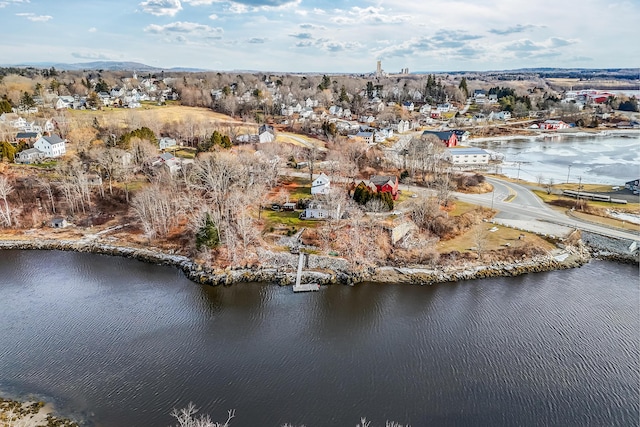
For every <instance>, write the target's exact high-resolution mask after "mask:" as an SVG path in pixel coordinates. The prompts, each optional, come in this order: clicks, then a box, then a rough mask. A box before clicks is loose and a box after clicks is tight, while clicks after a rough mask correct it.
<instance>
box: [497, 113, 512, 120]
mask: <svg viewBox="0 0 640 427" xmlns="http://www.w3.org/2000/svg"><path fill="white" fill-rule="evenodd" d="M493 118H494V119H496V120H509V119H510V118H511V113H510V112H509V111H500V112H498V113H495V114H494V115H493Z"/></svg>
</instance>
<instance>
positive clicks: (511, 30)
mask: <svg viewBox="0 0 640 427" xmlns="http://www.w3.org/2000/svg"><path fill="white" fill-rule="evenodd" d="M536 27H537V26H536V25H531V24H527V25H522V24H518V25H514V26H511V27H508V28H505V29H502V30H500V29H496V28H492V29H490V30H489V32H490V33H493V34H496V35H499V36H506V35H509V34H514V33H523V32H525V31H528V30H531V29H533V28H536Z"/></svg>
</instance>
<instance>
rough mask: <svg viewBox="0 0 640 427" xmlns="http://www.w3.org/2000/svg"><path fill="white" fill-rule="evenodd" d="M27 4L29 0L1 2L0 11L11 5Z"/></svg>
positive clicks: (3, 0) (6, 0) (5, 0)
mask: <svg viewBox="0 0 640 427" xmlns="http://www.w3.org/2000/svg"><path fill="white" fill-rule="evenodd" d="M20 3H29V0H2V1H0V9H2V8H3V7H7V6H10V5H12V4H20Z"/></svg>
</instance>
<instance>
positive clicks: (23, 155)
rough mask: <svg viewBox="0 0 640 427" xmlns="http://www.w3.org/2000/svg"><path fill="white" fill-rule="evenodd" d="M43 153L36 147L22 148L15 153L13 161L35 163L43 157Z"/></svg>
mask: <svg viewBox="0 0 640 427" xmlns="http://www.w3.org/2000/svg"><path fill="white" fill-rule="evenodd" d="M44 157H45V156H44V153H43V152H42V151H40V150H38V149H37V148H29V149H28V150H23V151H21V152H19V153H18V154H17V155H16V158H15V162H16V163H24V164H27V165H28V164H30V163H36V162H39V161H40V160H42V159H43V158H44Z"/></svg>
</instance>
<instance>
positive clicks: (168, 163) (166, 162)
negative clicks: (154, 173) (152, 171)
mask: <svg viewBox="0 0 640 427" xmlns="http://www.w3.org/2000/svg"><path fill="white" fill-rule="evenodd" d="M151 165H152V166H156V167H163V166H164V167H166V168H167V170H168V171H169V172H170V173H172V174H173V173H176V172H178V171H179V170H180V169H182V162H181V159H179V158H178V157H175V156H174V155H173V154H170V153H162V154H160V155H159V156H158V158H157V159H156V160H155V161H154V162H153V163H151Z"/></svg>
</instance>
